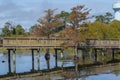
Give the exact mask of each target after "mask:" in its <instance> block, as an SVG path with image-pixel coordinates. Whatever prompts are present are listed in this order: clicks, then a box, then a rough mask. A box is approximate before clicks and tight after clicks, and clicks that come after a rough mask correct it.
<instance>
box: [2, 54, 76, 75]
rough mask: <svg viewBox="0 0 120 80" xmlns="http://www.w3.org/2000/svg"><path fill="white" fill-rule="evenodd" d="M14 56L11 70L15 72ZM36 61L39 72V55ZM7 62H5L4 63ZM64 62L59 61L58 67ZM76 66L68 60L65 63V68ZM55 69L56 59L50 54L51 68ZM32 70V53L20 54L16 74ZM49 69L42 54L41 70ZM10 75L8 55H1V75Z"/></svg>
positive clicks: (17, 57)
mask: <svg viewBox="0 0 120 80" xmlns="http://www.w3.org/2000/svg"><path fill="white" fill-rule="evenodd" d="M12 56H13V54H11V70H12V72H13V58H12ZM34 59H35V62H34V64H35V66H34V67H35V70H38V65H37V54H35V56H34ZM2 61H5V62H2ZM61 65H62V61H61V60H58V67H61ZM67 66H74V63H73V62H72V61H70V60H67V61H66V62H65V63H64V67H67ZM54 67H55V57H54V56H53V54H50V68H54ZM31 69H32V57H31V53H18V54H17V55H16V72H17V73H22V72H29V71H30V70H31ZM43 69H47V64H46V60H45V58H44V53H40V70H43ZM7 73H8V55H7V54H6V53H5V54H3V53H0V75H4V74H7Z"/></svg>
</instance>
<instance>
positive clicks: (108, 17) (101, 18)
mask: <svg viewBox="0 0 120 80" xmlns="http://www.w3.org/2000/svg"><path fill="white" fill-rule="evenodd" d="M95 18H96V20H95V21H100V22H102V23H106V24H108V23H110V22H111V21H112V19H113V15H112V14H111V13H109V12H106V13H105V15H98V16H96V17H95Z"/></svg>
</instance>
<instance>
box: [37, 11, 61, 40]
mask: <svg viewBox="0 0 120 80" xmlns="http://www.w3.org/2000/svg"><path fill="white" fill-rule="evenodd" d="M55 11H56V9H54V10H51V9H48V10H45V16H44V17H43V18H39V20H38V23H39V24H38V27H39V28H38V29H37V30H39V33H40V35H41V36H47V38H50V35H51V34H52V33H54V31H55V29H56V28H58V27H59V26H61V21H60V20H59V18H58V17H57V16H55Z"/></svg>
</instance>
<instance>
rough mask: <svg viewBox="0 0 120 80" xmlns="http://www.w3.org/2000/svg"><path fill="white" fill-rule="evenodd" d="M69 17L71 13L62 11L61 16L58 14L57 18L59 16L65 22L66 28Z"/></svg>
mask: <svg viewBox="0 0 120 80" xmlns="http://www.w3.org/2000/svg"><path fill="white" fill-rule="evenodd" d="M69 15H70V13H69V12H66V11H61V12H60V14H57V15H56V16H58V17H59V18H60V19H61V20H62V21H63V25H64V26H66V24H67V22H68V17H69Z"/></svg>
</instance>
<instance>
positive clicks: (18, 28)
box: [15, 24, 25, 35]
mask: <svg viewBox="0 0 120 80" xmlns="http://www.w3.org/2000/svg"><path fill="white" fill-rule="evenodd" d="M15 31H16V35H24V34H25V30H24V28H23V27H22V26H21V25H20V24H19V25H17V26H16V27H15Z"/></svg>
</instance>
